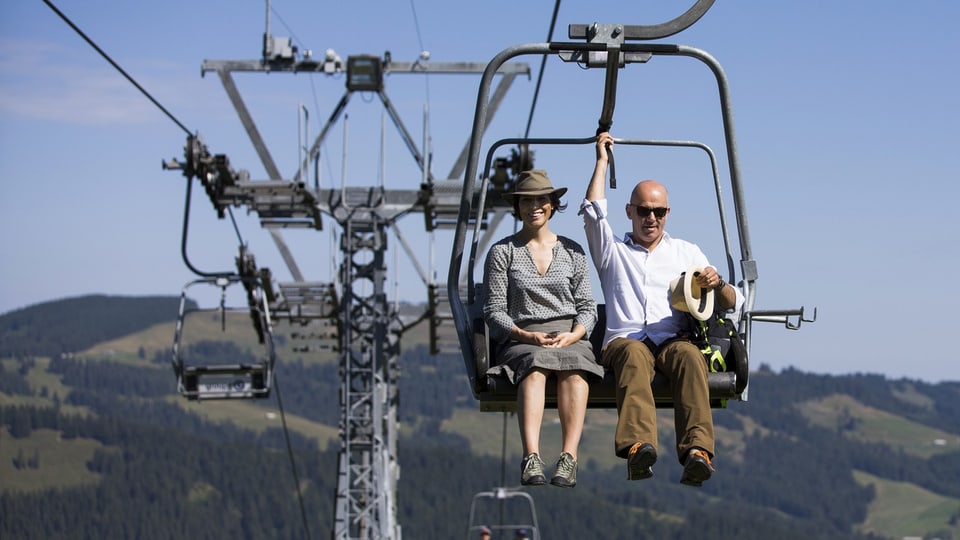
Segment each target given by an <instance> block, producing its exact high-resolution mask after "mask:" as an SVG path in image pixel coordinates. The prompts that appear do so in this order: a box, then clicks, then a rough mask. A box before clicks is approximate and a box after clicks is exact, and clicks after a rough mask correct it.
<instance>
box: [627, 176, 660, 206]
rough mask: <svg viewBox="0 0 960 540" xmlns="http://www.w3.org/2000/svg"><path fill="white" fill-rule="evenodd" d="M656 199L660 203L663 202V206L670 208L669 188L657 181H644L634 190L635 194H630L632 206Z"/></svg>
mask: <svg viewBox="0 0 960 540" xmlns="http://www.w3.org/2000/svg"><path fill="white" fill-rule="evenodd" d="M648 199H649V200H652V199H656V200H658V201H661V200H662V203H663V204H662V205H661V206H665V207H669V206H670V204H669V198H668V196H667V188H666V187H664V185H663V184H661V183H660V182H657V181H656V180H642V181H640V182H639V183H637V185H636V186H635V187H634V188H633V192H632V193H631V194H630V204H637V205H639V204H641V202H642V201H644V200H648Z"/></svg>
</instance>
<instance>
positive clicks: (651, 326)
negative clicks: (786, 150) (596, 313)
mask: <svg viewBox="0 0 960 540" xmlns="http://www.w3.org/2000/svg"><path fill="white" fill-rule="evenodd" d="M580 214H581V215H583V228H584V231H585V232H586V236H587V246H588V247H589V249H590V256H591V257H592V258H593V263H594V265H595V266H596V268H597V273H598V274H599V276H600V287H601V288H602V289H603V298H604V302H605V303H606V314H607V328H606V333H605V335H604V338H603V345H604V346H606V345H607V343H609V342H610V341H612V340H614V339H616V338H620V337H629V338H633V339H638V340H643V339H644V338H650V339H651V340H652V341H653V342H654V343H656V344H658V345H659V344H660V343H663V342H664V341H666V340H667V339H670V338H672V337H675V336H676V335H677V334H678V333H679V332H680V331H681V330H682V329H684V328H685V317H686V316H685V315H684V314H683V313H680V312H677V311H675V310H674V309H673V308H672V307H671V306H670V282H671V281H673V280H674V279H675V278H676V277H677V276H679V275H680V273H681V272H685V271H687V270H688V269H690V268H691V267H698V268H703V267H706V266H709V265H710V263H709V262H708V261H707V256H706V255H704V254H703V252H702V251H701V250H700V248H699V247H697V245H696V244H693V243H691V242H687V241H685V240H680V239H678V238H673V237H671V236H670V235H669V234H667V233H666V232H664V233H663V237H662V238H661V239H660V243H659V244H657V245H656V247H655V249H654V250H653V251H648V250H647V249H646V248H644V247H643V246H640V245H638V244H635V243H634V242H633V239H632V237H631V236H630V235H629V234H625V235H624V237H623V239H622V240H621V239H618V238H617V237H616V235H615V234H614V232H613V229H612V228H611V227H610V223H609V222H608V221H607V201H606V199H601V200H598V201H595V202H591V201H588V200H586V199H585V200H584V201H583V203H582V204H581V205H580ZM734 290H735V291H736V294H737V302H736V307H735V309H737V310H739V309H740V307H741V306H742V305H743V301H744V298H743V293H741V292H740V290H739V289H737V288H736V287H734Z"/></svg>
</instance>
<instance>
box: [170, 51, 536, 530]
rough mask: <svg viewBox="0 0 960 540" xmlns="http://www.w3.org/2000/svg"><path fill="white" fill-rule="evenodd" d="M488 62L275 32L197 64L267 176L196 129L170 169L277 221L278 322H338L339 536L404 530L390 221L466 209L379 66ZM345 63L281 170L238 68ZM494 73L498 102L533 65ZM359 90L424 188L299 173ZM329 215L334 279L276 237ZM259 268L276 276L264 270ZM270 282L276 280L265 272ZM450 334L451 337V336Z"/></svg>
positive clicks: (473, 66)
mask: <svg viewBox="0 0 960 540" xmlns="http://www.w3.org/2000/svg"><path fill="white" fill-rule="evenodd" d="M354 60H356V62H354ZM354 64H355V68H356V69H355V72H354V73H351V67H350V66H351V65H354ZM345 68H346V69H345ZM485 69H486V64H485V63H463V62H460V63H437V62H415V63H398V62H393V61H391V59H390V58H389V54H388V55H386V56H385V58H383V59H379V58H376V57H373V56H369V55H362V56H357V57H350V58H348V61H347V66H344V65H343V64H342V63H341V61H340V59H339V58H330V57H327V58H325V59H324V60H322V61H317V60H314V59H312V58H309V57H307V58H302V59H298V58H297V55H296V49H295V48H294V47H292V46H290V44H289V41H288V40H287V41H285V40H284V39H277V38H273V37H272V36H270V35H269V34H268V35H266V36H265V39H264V57H263V59H261V60H229V61H221V60H207V61H204V63H203V67H202V73H207V72H215V73H216V74H217V75H218V76H219V78H220V81H221V84H222V85H223V87H224V90H225V91H226V92H227V95H228V97H229V99H230V101H231V103H232V104H233V106H234V109H235V110H236V112H237V115H238V116H239V118H240V121H241V123H242V124H243V126H244V128H245V129H246V132H247V135H248V136H249V138H250V140H251V142H252V143H253V146H254V148H255V149H256V152H257V155H258V157H259V158H260V160H261V162H262V164H263V167H264V169H265V170H266V171H267V174H268V175H269V178H268V179H266V180H250V179H249V174H248V173H247V172H246V171H240V172H235V171H233V169H232V168H231V167H230V164H229V160H228V159H227V157H226V156H225V155H216V156H212V155H210V154H209V153H208V152H207V150H206V147H205V146H204V145H203V143H202V142H201V141H200V140H199V137H194V136H190V137H188V142H187V145H186V148H185V154H186V160H185V162H184V163H183V164H179V163H174V165H175V167H172V168H180V169H183V170H184V175H185V176H187V177H188V178H194V177H195V178H197V179H199V180H200V181H201V183H202V184H203V185H204V188H205V191H206V193H207V195H208V196H209V197H210V200H211V202H212V203H213V205H214V207H215V208H216V210H217V212H218V214H219V215H220V216H221V217H223V215H224V209H225V208H226V207H228V206H237V207H239V206H246V207H247V208H248V209H249V210H251V211H255V212H257V214H258V216H259V218H260V224H261V226H262V227H264V228H266V229H269V230H270V232H271V235H272V237H273V240H274V243H275V244H276V246H277V248H278V249H279V251H280V254H281V256H282V257H283V260H284V262H285V263H286V265H287V267H288V269H289V270H290V274H291V275H292V276H293V279H294V282H293V283H281V284H278V287H276V288H273V287H271V286H270V285H271V284H270V283H266V284H265V285H266V286H267V287H268V288H269V289H271V291H273V292H272V295H273V299H272V300H271V306H270V307H271V311H272V312H274V313H275V314H276V318H277V319H278V320H286V321H288V322H290V323H293V324H300V325H304V326H307V325H310V324H315V323H317V322H318V320H327V321H331V320H332V321H335V322H334V324H332V325H327V326H326V327H325V328H330V327H335V328H337V329H339V330H338V331H339V336H338V347H339V352H340V372H341V376H342V381H341V386H340V413H341V419H340V431H341V433H340V436H341V448H340V451H339V456H338V477H337V478H338V480H337V493H336V501H335V511H336V515H335V517H334V530H333V532H332V538H334V539H337V540H340V539H344V540H345V539H364V540H367V539H371V540H372V539H396V540H399V539H400V538H401V536H402V535H401V527H400V525H399V523H398V521H397V511H396V508H397V501H396V495H397V483H398V480H399V473H400V467H399V462H398V459H397V405H398V394H399V387H398V379H399V373H400V370H399V358H400V357H399V351H400V347H399V336H400V334H401V333H402V331H403V328H402V324H401V323H399V317H398V314H397V313H395V312H394V308H392V307H391V304H390V302H389V301H388V299H387V295H386V292H385V281H386V275H387V267H386V264H385V262H384V260H385V252H386V249H387V231H388V230H389V229H390V227H392V226H393V225H394V224H395V221H396V220H397V219H398V218H399V217H400V216H402V215H406V214H410V213H417V212H422V213H423V214H424V216H425V223H426V228H427V230H428V231H432V230H434V229H441V228H450V227H451V221H450V216H456V214H457V212H458V210H459V205H460V194H459V191H460V187H459V186H460V185H462V179H460V180H444V181H443V184H444V186H443V187H442V188H441V187H440V185H439V184H437V186H436V188H435V184H434V179H433V176H432V174H431V173H430V171H429V169H430V166H429V163H428V159H427V158H426V157H425V154H426V153H424V154H421V153H420V152H419V150H418V149H417V147H416V144H414V142H413V140H412V138H411V137H410V134H409V133H408V132H407V130H406V128H405V127H404V126H403V123H402V122H401V120H400V118H399V115H398V114H397V112H396V110H395V109H394V108H393V105H392V103H391V102H390V100H389V98H388V97H387V95H386V92H385V91H384V89H383V76H384V75H387V74H405V73H406V74H431V73H432V74H443V73H453V74H464V73H477V74H479V73H482V72H483V71H484V70H485ZM344 71H346V72H347V77H346V79H347V91H346V92H345V93H344V95H343V97H342V98H341V99H340V101H339V103H338V104H337V105H336V108H335V110H334V112H333V114H331V116H330V117H329V120H328V121H327V123H326V125H325V126H324V128H323V129H322V130H321V132H320V134H319V135H318V136H317V138H316V139H315V140H314V141H313V144H312V145H311V147H310V151H309V153H308V154H309V155H308V156H307V157H306V158H305V159H304V160H303V162H302V163H300V164H298V167H297V171H298V172H297V173H296V175H295V176H294V177H293V179H290V180H285V179H283V178H282V177H281V175H280V172H279V169H278V168H277V166H276V164H275V163H274V161H273V158H272V156H271V155H270V152H269V151H268V149H267V145H266V143H265V141H264V140H263V138H262V136H261V135H260V132H259V130H258V129H257V127H256V124H255V123H254V121H253V118H252V116H251V115H250V113H249V111H248V109H247V107H246V105H245V103H244V101H243V99H242V97H241V96H240V93H239V91H238V89H237V86H236V84H235V83H234V81H233V77H232V73H233V72H263V73H283V72H287V73H301V72H307V73H321V74H335V73H343V72H344ZM497 73H498V74H499V75H502V78H501V81H500V85H499V86H498V88H497V90H496V92H495V93H494V95H493V97H492V98H491V99H490V102H489V107H490V108H491V109H492V110H494V111H495V110H496V108H497V107H498V106H499V103H500V101H502V99H503V97H504V96H505V94H506V91H507V90H508V89H509V87H510V85H511V84H512V82H513V80H514V79H515V77H516V76H517V75H520V74H526V75H529V74H530V68H529V66H528V65H527V64H522V63H514V64H507V65H505V66H503V67H502V68H500V69H499V70H498V71H497ZM351 75H356V77H352V76H351ZM355 91H364V92H373V93H376V94H377V95H378V96H379V98H380V100H381V102H382V104H383V106H384V107H385V109H386V110H387V112H388V113H389V116H390V118H391V120H392V121H393V123H394V124H395V125H396V127H397V128H398V130H399V131H400V134H401V137H402V138H403V140H404V143H405V144H406V146H407V148H408V149H409V151H410V152H411V154H412V155H413V157H414V159H415V160H416V162H417V163H418V165H419V167H420V169H421V172H422V173H423V177H424V179H425V180H424V181H423V182H421V183H420V185H419V186H418V188H417V189H410V190H388V189H385V188H384V187H383V186H380V187H370V188H367V187H350V188H347V187H343V188H340V189H320V187H319V186H314V187H311V186H309V185H308V184H307V183H306V182H305V179H304V178H301V174H302V172H303V171H304V170H306V167H305V164H306V163H310V162H312V161H313V160H314V159H316V157H317V156H318V155H319V151H320V146H321V143H322V142H323V139H324V137H325V136H326V134H327V132H328V131H329V129H330V127H331V126H332V125H333V123H334V122H336V121H337V119H338V118H339V117H340V115H341V114H342V113H343V111H344V109H345V107H346V106H347V104H348V102H349V98H350V95H351V94H352V93H353V92H355ZM466 156H467V144H465V145H464V149H463V151H462V152H461V154H460V156H459V157H458V159H457V160H456V162H455V164H454V166H453V168H452V170H451V172H450V174H449V175H448V178H451V179H456V178H457V177H458V176H459V175H461V174H462V172H463V169H464V165H465V161H466ZM491 212H495V211H494V210H491ZM323 214H326V215H328V216H332V217H333V218H334V220H335V221H336V222H337V224H338V225H340V226H341V227H342V229H343V234H342V235H341V241H340V252H341V256H342V258H341V261H340V266H339V272H338V282H339V283H336V284H323V283H317V282H309V281H306V280H305V279H304V277H303V275H302V273H301V271H300V269H299V268H298V267H297V265H296V261H295V260H294V257H293V254H292V252H291V250H290V249H289V248H288V247H287V245H286V244H285V242H284V240H283V237H282V236H281V230H282V229H283V228H312V229H316V230H320V229H321V228H322V222H321V215H323ZM484 219H487V218H486V217H484ZM398 238H399V239H400V240H401V243H402V244H403V246H402V247H404V248H405V249H407V251H408V254H410V255H411V256H413V254H412V253H409V252H410V249H409V246H408V245H407V244H406V243H405V242H404V241H403V238H402V237H401V236H400V235H399V232H398ZM364 261H365V262H364ZM414 263H416V260H414ZM416 266H417V269H418V270H419V271H420V274H421V278H422V279H423V280H424V282H425V283H426V284H427V285H428V288H429V290H431V291H445V290H446V287H445V286H444V285H443V284H436V283H432V282H429V279H430V278H429V277H428V276H427V275H426V274H425V273H424V272H423V271H422V268H420V265H419V264H416ZM264 270H267V269H264ZM264 275H266V276H269V275H270V273H269V271H267V272H266V273H265V274H264ZM266 281H268V282H269V277H268V278H267V280H266ZM334 290H340V295H339V297H337V295H335V294H332V291H334ZM443 303H444V302H438V301H437V300H436V299H434V298H431V299H430V301H429V302H428V308H427V311H428V312H427V313H425V314H424V317H422V318H431V319H432V320H431V321H430V322H431V325H432V329H433V330H432V332H431V338H432V339H434V340H437V341H440V339H441V338H440V337H439V336H438V332H437V331H436V329H437V328H438V327H440V328H444V329H446V331H447V332H448V333H451V334H452V333H455V329H454V327H453V325H452V315H450V314H449V313H445V314H442V313H439V310H436V309H435V308H434V306H435V305H437V304H443ZM434 311H436V312H434ZM441 319H442V320H441ZM398 327H400V328H398ZM449 337H450V336H447V338H449ZM450 341H454V342H455V340H449V339H447V342H450ZM431 349H432V350H436V349H438V345H437V343H431ZM310 350H311V347H306V348H304V349H303V351H304V352H309V351H310ZM447 352H449V351H447Z"/></svg>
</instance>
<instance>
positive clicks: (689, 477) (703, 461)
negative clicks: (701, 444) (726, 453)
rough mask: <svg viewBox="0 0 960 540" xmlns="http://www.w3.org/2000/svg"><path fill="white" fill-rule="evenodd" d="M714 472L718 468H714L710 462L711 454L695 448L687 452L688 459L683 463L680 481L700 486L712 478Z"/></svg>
mask: <svg viewBox="0 0 960 540" xmlns="http://www.w3.org/2000/svg"><path fill="white" fill-rule="evenodd" d="M714 472H716V469H714V468H713V464H712V463H711V462H710V454H708V453H707V451H706V450H701V449H699V448H694V449H693V450H691V451H690V452H688V453H687V459H686V461H684V463H683V476H681V477H680V483H681V484H686V485H688V486H694V487H700V486H702V485H703V483H704V482H706V481H707V480H709V479H710V475H712V474H713V473H714Z"/></svg>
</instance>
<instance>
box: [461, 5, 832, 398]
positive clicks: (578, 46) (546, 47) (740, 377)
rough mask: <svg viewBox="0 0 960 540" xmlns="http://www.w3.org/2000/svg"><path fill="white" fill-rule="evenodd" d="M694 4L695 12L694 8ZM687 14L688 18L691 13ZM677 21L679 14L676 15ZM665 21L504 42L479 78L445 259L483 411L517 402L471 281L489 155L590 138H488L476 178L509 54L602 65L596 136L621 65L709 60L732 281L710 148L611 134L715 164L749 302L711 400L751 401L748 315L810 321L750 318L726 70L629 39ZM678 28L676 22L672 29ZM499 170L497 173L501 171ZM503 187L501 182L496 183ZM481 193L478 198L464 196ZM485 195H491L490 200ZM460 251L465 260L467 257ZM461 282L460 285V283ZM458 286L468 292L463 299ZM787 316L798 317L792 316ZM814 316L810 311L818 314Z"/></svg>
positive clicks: (598, 394)
mask: <svg viewBox="0 0 960 540" xmlns="http://www.w3.org/2000/svg"><path fill="white" fill-rule="evenodd" d="M711 4H712V0H698V1H697V2H696V4H695V5H694V7H692V8H691V9H690V10H688V12H687V13H685V14H684V15H683V16H681V17H679V18H678V19H675V20H674V21H671V23H677V21H680V19H682V18H686V19H687V20H686V26H689V25H690V24H693V22H694V21H695V20H696V19H697V18H699V16H700V15H702V14H703V11H705V10H706V9H707V8H709V6H710V5H711ZM698 9H699V14H697V13H694V12H695V11H697V10H698ZM691 19H692V20H691ZM681 23H682V21H681ZM681 23H677V24H666V25H658V26H655V27H628V26H623V25H602V26H601V25H596V24H594V25H590V26H588V25H570V29H569V34H570V37H571V38H587V39H588V40H589V41H588V42H586V43H580V42H569V43H568V42H563V43H560V42H550V43H532V44H525V45H518V46H514V47H510V48H507V49H505V50H503V51H502V52H500V53H499V54H497V55H496V56H495V57H494V58H493V60H491V61H490V63H489V64H488V65H487V69H486V70H485V71H484V74H483V77H482V79H481V83H480V89H479V92H478V97H477V105H476V111H475V115H474V123H473V132H472V136H471V141H470V147H469V153H468V157H467V165H466V168H465V173H464V182H463V186H462V188H463V197H462V198H461V203H460V212H459V215H458V222H457V227H456V229H455V231H454V240H453V246H452V254H451V258H450V272H449V276H448V280H447V287H448V291H447V292H448V295H449V298H450V307H451V310H452V312H453V317H454V322H455V325H456V328H457V334H458V336H459V339H460V345H461V352H462V355H463V361H464V367H465V369H466V373H467V377H468V379H469V382H470V386H471V389H472V391H473V394H474V397H475V398H476V399H477V400H478V401H479V402H480V409H481V410H485V411H512V410H515V409H516V394H517V389H516V386H514V385H513V384H511V383H510V382H509V381H508V380H507V379H506V378H504V377H502V376H493V375H489V374H487V369H488V368H489V367H490V366H491V365H494V364H495V363H496V362H497V346H496V344H495V343H492V342H491V341H490V340H489V339H488V333H487V332H486V327H485V324H484V321H483V317H482V312H481V310H482V304H483V291H482V287H479V286H478V285H477V284H475V283H474V271H475V267H476V264H477V262H478V260H479V259H480V257H479V255H480V254H479V253H478V245H479V242H480V229H479V227H477V226H476V225H475V224H477V223H480V222H481V221H482V220H481V219H480V218H479V217H478V216H482V215H483V213H484V212H489V211H490V209H491V208H492V207H493V206H494V205H496V204H498V202H499V201H498V199H499V197H498V195H499V191H502V190H503V188H502V185H496V186H492V185H491V178H493V177H494V176H495V173H494V172H493V171H491V164H492V163H495V160H494V157H493V156H494V153H495V152H496V150H498V149H499V148H501V147H505V146H509V145H520V146H521V147H523V148H529V147H531V146H534V145H562V144H574V145H575V144H579V145H586V144H593V143H595V141H596V137H595V136H593V137H585V138H540V139H534V138H513V139H502V140H499V141H496V142H495V143H493V144H492V145H491V146H490V147H489V149H488V151H487V154H486V157H485V161H484V168H483V171H482V174H481V175H479V177H478V175H477V169H478V164H479V158H480V151H481V140H482V137H483V133H484V129H485V126H486V124H487V121H488V110H487V108H488V107H487V101H488V99H487V98H488V96H489V93H490V83H491V79H492V76H493V74H494V73H496V71H497V69H499V67H500V66H501V65H502V64H503V63H504V62H507V61H508V60H510V59H512V58H515V57H517V56H521V55H547V54H559V55H560V57H561V58H562V59H564V60H566V61H570V62H578V63H581V64H586V65H587V66H589V67H597V68H605V69H606V74H607V76H606V81H605V87H604V104H603V108H602V112H601V118H600V122H599V124H600V128H599V129H598V130H597V133H600V132H603V131H608V130H609V127H610V125H611V124H612V116H613V104H614V103H615V101H616V86H617V85H616V82H617V76H618V72H619V70H620V69H624V68H625V67H626V65H627V64H630V63H634V62H647V61H649V60H650V59H651V58H652V57H654V56H685V57H690V58H694V59H696V60H699V61H701V62H702V63H703V64H705V65H706V66H707V67H708V68H709V69H710V70H711V71H712V72H713V74H714V75H715V78H716V81H717V86H718V91H719V97H720V108H721V111H720V112H721V116H722V120H723V128H724V141H725V146H726V155H727V162H728V165H729V178H728V182H729V189H730V194H731V197H732V200H733V203H734V210H733V216H734V218H733V221H732V224H733V226H734V229H735V231H736V234H737V239H738V245H739V261H740V274H741V278H740V280H739V281H737V279H736V271H735V268H734V262H733V261H734V257H733V254H732V248H731V244H730V241H729V237H728V228H727V227H728V221H729V220H728V217H727V216H726V213H725V210H724V207H723V197H722V193H721V180H720V175H719V170H718V167H717V161H716V158H715V155H714V153H713V151H712V150H711V149H710V148H709V147H708V146H706V145H705V144H702V143H699V142H695V141H661V140H644V139H616V140H615V141H616V143H617V144H618V145H648V146H682V147H691V148H699V149H702V150H703V151H705V152H706V153H707V155H708V156H709V161H710V164H711V168H712V173H713V174H712V176H713V180H714V189H715V190H716V195H717V204H718V212H719V215H720V223H721V228H722V233H723V238H724V248H725V252H726V260H727V265H728V270H727V275H726V276H724V277H725V279H726V281H727V282H728V283H730V284H734V285H735V286H738V287H739V288H740V290H741V292H742V293H743V295H744V297H745V303H744V306H743V309H742V311H741V314H740V318H739V321H738V325H737V331H738V334H739V335H740V337H741V339H742V340H743V343H744V346H745V351H743V354H742V358H735V359H733V361H732V362H731V361H728V365H727V368H726V370H725V371H723V372H716V373H710V374H709V382H708V384H709V388H710V399H711V405H712V406H713V407H725V406H726V403H727V400H741V401H746V400H747V394H748V379H749V363H748V356H749V350H750V329H751V325H752V322H753V321H763V322H780V323H784V325H785V326H786V327H787V328H789V329H796V328H798V327H799V325H800V322H801V321H812V320H813V319H806V318H804V316H803V310H802V308H801V309H799V310H765V311H763V312H757V313H756V314H757V316H754V315H753V312H754V303H755V299H756V298H755V297H756V287H755V282H756V279H757V266H756V261H755V260H754V258H753V254H752V252H751V246H750V235H749V232H748V226H747V216H746V207H745V204H744V195H743V188H742V185H741V182H740V173H739V161H738V158H737V148H736V141H735V138H734V130H733V114H732V109H731V106H730V96H729V86H728V84H727V80H726V75H725V74H724V72H723V69H722V68H721V66H720V65H719V63H717V61H716V60H715V59H714V58H713V57H712V56H710V55H709V54H707V53H706V52H704V51H701V50H699V49H696V48H693V47H688V46H682V45H668V44H661V43H656V44H649V43H646V44H645V43H628V42H626V41H625V39H655V38H659V37H665V36H667V35H671V34H672V33H676V32H678V31H679V30H682V29H683V28H686V26H683V24H681ZM678 26H680V28H679V29H678ZM497 173H500V174H499V175H500V176H502V171H497ZM475 178H479V179H480V183H481V184H480V187H479V189H477V188H475V186H474V179H475ZM610 182H611V188H615V187H616V186H615V175H614V172H613V160H612V159H611V174H610ZM500 184H502V183H500ZM475 189H477V191H479V198H478V199H476V200H475V198H474V197H471V196H468V195H470V194H472V193H474V192H475V191H474V190H475ZM488 195H489V198H490V202H488V201H487V197H488ZM471 223H472V224H474V227H473V229H472V233H473V235H472V241H471V244H470V246H469V249H467V248H466V237H467V233H468V228H469V224H471ZM465 258H466V261H465V260H464V259H465ZM464 283H466V286H465V287H463V286H462V284H464ZM461 289H463V290H464V291H465V295H464V296H461V294H462V293H461ZM598 312H599V313H598V315H599V317H600V318H599V320H598V322H597V325H596V327H595V329H594V332H593V334H592V335H591V336H590V339H591V341H592V342H593V345H594V350H595V351H596V353H597V354H599V352H600V344H601V342H602V339H603V333H604V329H605V317H604V306H603V305H602V304H601V305H599V306H598ZM791 318H794V319H795V322H791ZM814 318H815V314H814ZM651 384H652V386H653V390H654V398H655V400H656V403H657V405H658V406H660V407H672V406H673V402H672V393H671V390H670V385H669V381H668V380H667V379H666V377H665V376H663V375H662V374H659V373H658V374H657V375H656V376H655V378H654V379H653V381H652V383H651ZM615 395H616V393H615V382H614V380H613V374H612V373H608V374H607V376H606V378H605V379H604V380H603V382H595V383H591V387H590V396H589V399H588V402H587V406H588V407H591V408H610V407H615V406H616V398H615ZM546 406H548V407H554V408H555V407H556V385H555V381H550V382H548V386H547V396H546Z"/></svg>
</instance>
